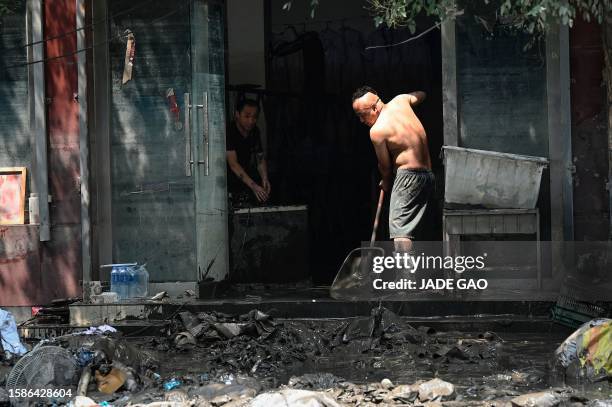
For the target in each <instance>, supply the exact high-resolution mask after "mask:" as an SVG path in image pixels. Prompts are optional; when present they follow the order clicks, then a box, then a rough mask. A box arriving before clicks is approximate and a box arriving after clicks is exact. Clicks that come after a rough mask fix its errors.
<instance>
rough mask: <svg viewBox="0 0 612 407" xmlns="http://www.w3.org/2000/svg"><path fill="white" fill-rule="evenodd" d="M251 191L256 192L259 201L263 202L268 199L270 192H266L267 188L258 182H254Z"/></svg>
mask: <svg viewBox="0 0 612 407" xmlns="http://www.w3.org/2000/svg"><path fill="white" fill-rule="evenodd" d="M251 191H253V194H255V197H256V198H257V200H258V201H259V202H261V203H263V202H266V201H267V200H268V193H267V192H266V190H265V189H263V188H262V187H260V186H259V185H257V184H256V183H253V186H252V187H251Z"/></svg>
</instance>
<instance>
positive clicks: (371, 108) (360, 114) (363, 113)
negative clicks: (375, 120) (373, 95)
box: [355, 98, 380, 117]
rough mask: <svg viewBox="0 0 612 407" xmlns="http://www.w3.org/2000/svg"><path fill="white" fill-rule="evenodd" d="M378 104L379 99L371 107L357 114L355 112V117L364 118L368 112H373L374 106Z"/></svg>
mask: <svg viewBox="0 0 612 407" xmlns="http://www.w3.org/2000/svg"><path fill="white" fill-rule="evenodd" d="M378 102H380V98H378V99H376V102H374V103H373V104H372V106H370V107H369V108H367V109H364V110H360V111H357V112H355V114H356V115H357V117H362V116H365V115H366V114H368V113H369V112H370V110H374V108H375V107H376V105H377V104H378Z"/></svg>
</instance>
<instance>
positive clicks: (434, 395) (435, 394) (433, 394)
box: [418, 378, 455, 401]
mask: <svg viewBox="0 0 612 407" xmlns="http://www.w3.org/2000/svg"><path fill="white" fill-rule="evenodd" d="M418 389H419V400H420V401H443V400H451V399H452V398H453V396H454V395H455V386H453V384H452V383H448V382H445V381H444V380H440V379H438V378H435V379H432V380H430V381H427V382H425V383H421V384H419V387H418Z"/></svg>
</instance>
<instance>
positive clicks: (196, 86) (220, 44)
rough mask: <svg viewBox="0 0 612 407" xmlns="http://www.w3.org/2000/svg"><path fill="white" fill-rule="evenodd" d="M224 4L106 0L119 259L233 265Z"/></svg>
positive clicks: (174, 270) (200, 266) (191, 274)
mask: <svg viewBox="0 0 612 407" xmlns="http://www.w3.org/2000/svg"><path fill="white" fill-rule="evenodd" d="M224 9H225V8H224V4H223V3H222V2H214V1H205V0H179V1H176V2H168V1H165V0H152V1H147V2H141V3H137V4H134V3H132V2H125V1H121V0H110V1H109V9H108V13H109V21H110V37H111V38H110V42H109V55H110V66H111V82H112V90H111V113H110V115H111V126H110V128H111V130H110V133H111V134H110V140H111V141H110V142H111V185H112V198H111V205H112V229H113V233H112V234H113V261H114V262H136V261H137V262H139V263H147V269H148V270H149V273H150V276H151V278H150V281H151V282H154V283H164V282H177V281H182V282H194V281H198V280H199V279H201V278H203V277H210V278H213V279H215V280H220V279H222V278H223V277H224V276H225V274H226V272H227V199H226V187H225V184H226V173H225V172H226V170H225V117H224V111H225V110H224V103H225V95H224V88H225V77H224V71H225V68H224V38H223V34H224V31H225V30H224Z"/></svg>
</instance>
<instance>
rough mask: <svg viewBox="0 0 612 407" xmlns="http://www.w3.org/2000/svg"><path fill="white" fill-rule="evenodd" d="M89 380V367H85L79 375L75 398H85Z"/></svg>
mask: <svg viewBox="0 0 612 407" xmlns="http://www.w3.org/2000/svg"><path fill="white" fill-rule="evenodd" d="M90 379H91V367H89V366H87V367H85V368H84V369H83V372H82V373H81V379H80V380H79V385H78V387H77V396H87V387H88V386H89V380H90Z"/></svg>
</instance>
